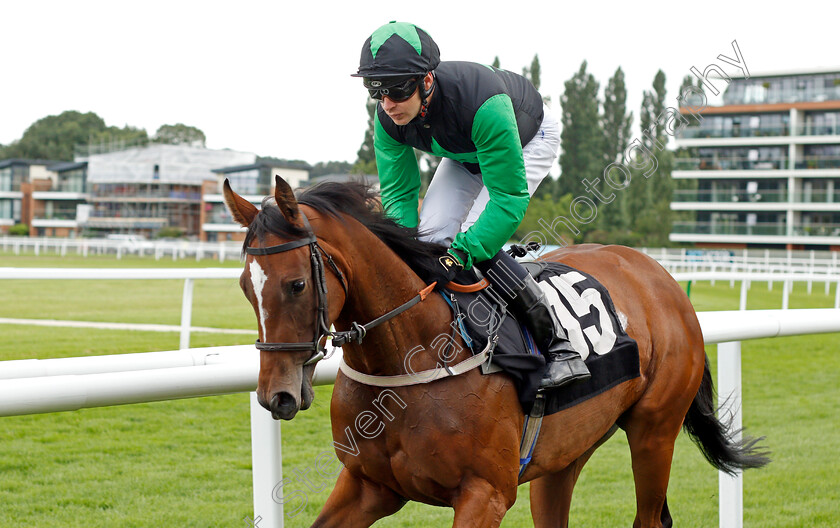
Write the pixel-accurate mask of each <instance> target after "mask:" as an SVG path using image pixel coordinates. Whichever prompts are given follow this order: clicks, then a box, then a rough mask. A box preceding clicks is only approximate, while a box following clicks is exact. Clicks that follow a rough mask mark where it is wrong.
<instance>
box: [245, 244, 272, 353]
mask: <svg viewBox="0 0 840 528" xmlns="http://www.w3.org/2000/svg"><path fill="white" fill-rule="evenodd" d="M248 270H249V271H250V273H251V285H252V286H253V287H254V295H256V296H257V309H258V311H259V313H260V327H261V328H262V337H263V339H268V338H267V337H266V333H265V320H266V318H267V317H268V312H266V311H265V306H263V295H262V293H263V288H264V287H265V283H266V281H268V277H267V276H266V274H265V272H264V271H263V269H262V268H261V267H260V265H259V264H258V263H257V261H256V260H252V261H251V264H250V265H249V266H248Z"/></svg>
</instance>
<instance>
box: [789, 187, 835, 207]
mask: <svg viewBox="0 0 840 528" xmlns="http://www.w3.org/2000/svg"><path fill="white" fill-rule="evenodd" d="M793 201H794V202H796V203H835V204H840V189H838V190H835V191H834V192H833V193H830V192H828V191H811V192H803V191H797V192H795V193H794V194H793Z"/></svg>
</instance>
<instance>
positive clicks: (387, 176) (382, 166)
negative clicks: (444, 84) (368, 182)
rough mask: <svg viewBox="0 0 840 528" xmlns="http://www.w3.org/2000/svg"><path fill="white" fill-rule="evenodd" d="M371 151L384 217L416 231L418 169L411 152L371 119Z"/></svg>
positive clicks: (411, 149) (376, 119) (418, 190)
mask: <svg viewBox="0 0 840 528" xmlns="http://www.w3.org/2000/svg"><path fill="white" fill-rule="evenodd" d="M373 147H374V151H375V152H376V168H377V172H379V187H380V189H379V190H380V193H381V194H382V205H383V206H384V207H385V214H387V215H388V216H390V217H391V218H393V219H394V220H396V221H397V222H398V223H400V224H401V225H404V226H406V227H417V224H418V223H419V221H420V220H419V218H418V213H417V206H418V204H419V202H420V168H419V167H418V166H417V157H416V156H415V155H414V149H413V148H411V147H410V146H409V145H405V144H403V143H400V142H399V141H397V140H396V139H394V138H392V137H391V136H390V135H389V134H388V132H386V131H385V129H384V128H383V127H382V123H380V122H379V112H376V117H375V118H374V130H373Z"/></svg>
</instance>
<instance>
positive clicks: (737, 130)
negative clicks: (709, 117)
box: [677, 126, 790, 139]
mask: <svg viewBox="0 0 840 528" xmlns="http://www.w3.org/2000/svg"><path fill="white" fill-rule="evenodd" d="M789 133H790V129H789V128H788V127H787V126H781V127H756V128H750V127H733V128H726V129H708V128H702V127H685V128H683V129H682V131H680V133H679V134H677V137H678V138H679V139H696V138H738V137H742V138H752V137H772V136H787V135H788V134H789Z"/></svg>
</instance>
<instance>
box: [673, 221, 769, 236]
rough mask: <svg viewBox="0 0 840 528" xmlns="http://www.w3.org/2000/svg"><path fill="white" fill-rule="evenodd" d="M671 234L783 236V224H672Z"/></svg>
mask: <svg viewBox="0 0 840 528" xmlns="http://www.w3.org/2000/svg"><path fill="white" fill-rule="evenodd" d="M671 232H672V233H675V234H677V233H679V234H691V235H779V236H781V235H784V234H785V233H786V231H785V224H784V223H769V222H766V223H757V224H747V223H742V222H729V223H716V222H674V223H673V226H672V227H671Z"/></svg>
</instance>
